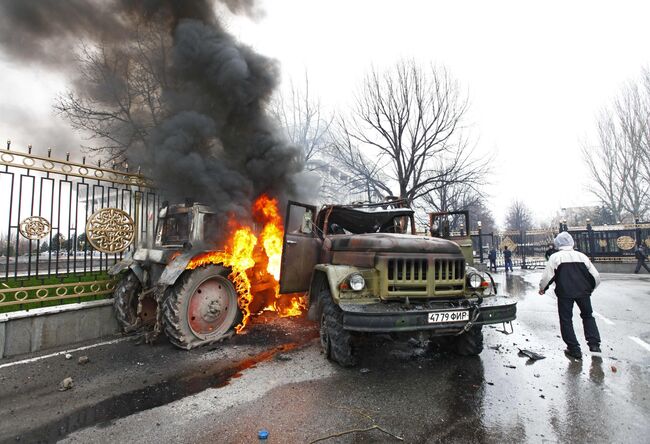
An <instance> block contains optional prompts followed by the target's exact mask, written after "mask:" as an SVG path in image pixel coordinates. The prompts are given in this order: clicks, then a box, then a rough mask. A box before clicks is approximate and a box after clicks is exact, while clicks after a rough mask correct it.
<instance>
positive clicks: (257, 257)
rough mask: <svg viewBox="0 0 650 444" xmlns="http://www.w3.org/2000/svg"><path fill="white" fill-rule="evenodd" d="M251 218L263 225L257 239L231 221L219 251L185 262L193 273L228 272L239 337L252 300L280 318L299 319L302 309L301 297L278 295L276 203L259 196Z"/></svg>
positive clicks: (249, 229)
mask: <svg viewBox="0 0 650 444" xmlns="http://www.w3.org/2000/svg"><path fill="white" fill-rule="evenodd" d="M253 218H254V219H255V221H256V222H257V223H258V224H259V225H263V228H262V230H261V232H260V233H259V237H258V236H257V235H256V234H255V233H254V230H253V228H252V227H250V226H241V225H239V224H238V223H237V221H236V220H234V219H233V218H231V220H230V224H229V225H230V227H231V231H232V234H231V235H230V236H229V237H228V239H227V241H226V243H225V246H224V248H223V250H222V251H209V252H205V253H201V254H199V255H197V256H195V257H194V258H192V260H191V261H190V262H189V264H188V265H187V267H186V268H187V269H189V270H193V269H195V268H197V267H201V266H203V265H208V264H221V265H223V266H224V267H228V268H230V270H231V272H230V274H229V276H228V278H229V279H230V280H231V281H232V282H233V284H234V286H235V289H236V290H237V294H238V305H239V308H240V309H241V310H242V313H243V315H244V316H243V319H242V321H241V323H240V324H239V325H237V326H236V327H235V331H236V332H237V333H241V332H242V331H243V330H244V329H245V328H246V325H247V324H248V322H249V321H250V317H251V315H252V313H251V304H252V303H253V302H254V301H255V299H256V298H266V299H270V300H265V301H263V302H264V304H265V305H264V308H263V309H262V310H260V311H259V312H260V313H261V312H263V311H273V312H276V313H277V314H278V315H279V316H280V317H290V316H299V315H301V314H302V313H303V311H304V310H305V309H306V300H305V298H304V296H302V295H280V294H279V291H280V286H279V283H278V281H279V279H280V261H281V258H282V241H283V237H284V228H283V223H282V217H281V216H280V213H279V211H278V201H277V200H276V199H273V198H270V197H268V196H266V195H261V196H260V197H259V198H258V199H257V200H256V201H255V203H254V204H253Z"/></svg>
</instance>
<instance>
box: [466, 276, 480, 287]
mask: <svg viewBox="0 0 650 444" xmlns="http://www.w3.org/2000/svg"><path fill="white" fill-rule="evenodd" d="M467 278H468V279H467V280H468V282H469V286H470V287H472V288H474V289H478V288H481V286H482V285H483V278H482V277H481V275H480V274H477V273H472V274H470V275H469V276H468V277H467Z"/></svg>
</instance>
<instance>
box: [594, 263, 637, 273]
mask: <svg viewBox="0 0 650 444" xmlns="http://www.w3.org/2000/svg"><path fill="white" fill-rule="evenodd" d="M594 266H595V267H596V270H598V272H599V273H634V269H635V268H636V262H596V261H594ZM640 273H647V272H646V271H645V270H644V269H643V268H641V271H640Z"/></svg>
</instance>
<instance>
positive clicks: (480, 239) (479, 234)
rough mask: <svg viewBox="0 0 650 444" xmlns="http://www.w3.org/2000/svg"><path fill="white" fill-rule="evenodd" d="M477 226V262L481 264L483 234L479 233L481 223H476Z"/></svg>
mask: <svg viewBox="0 0 650 444" xmlns="http://www.w3.org/2000/svg"><path fill="white" fill-rule="evenodd" d="M476 225H478V257H479V261H480V262H481V263H483V234H482V233H481V221H480V220H479V221H478V222H476Z"/></svg>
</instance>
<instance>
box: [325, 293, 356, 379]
mask: <svg viewBox="0 0 650 444" xmlns="http://www.w3.org/2000/svg"><path fill="white" fill-rule="evenodd" d="M318 304H319V310H318V312H319V320H320V342H321V345H322V347H323V352H324V353H325V356H327V358H328V359H329V360H331V361H334V362H338V363H339V364H340V365H341V366H343V367H352V366H354V365H355V364H356V359H355V358H354V356H353V354H352V335H351V334H350V332H349V331H346V330H344V329H343V311H342V310H341V308H340V307H339V306H338V305H336V304H335V303H334V301H333V300H332V295H331V294H330V290H329V288H327V286H325V288H323V289H322V290H321V293H320V295H319V297H318Z"/></svg>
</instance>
